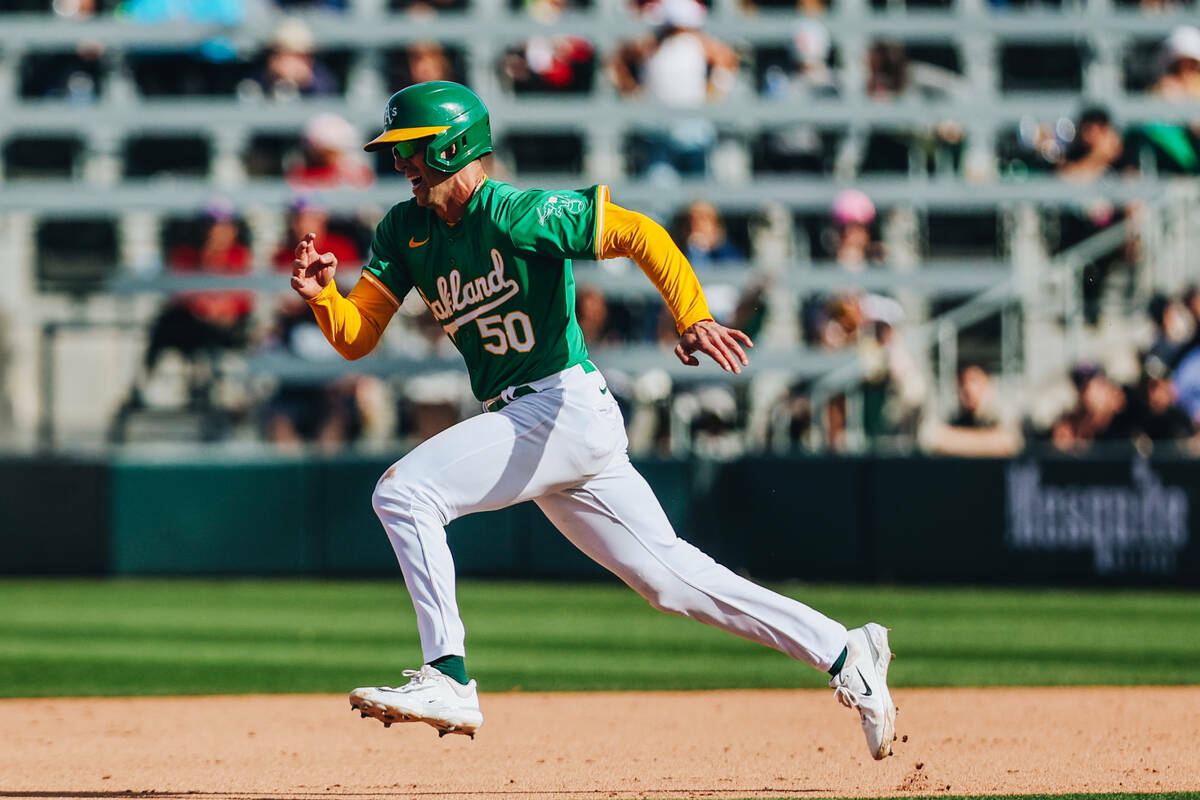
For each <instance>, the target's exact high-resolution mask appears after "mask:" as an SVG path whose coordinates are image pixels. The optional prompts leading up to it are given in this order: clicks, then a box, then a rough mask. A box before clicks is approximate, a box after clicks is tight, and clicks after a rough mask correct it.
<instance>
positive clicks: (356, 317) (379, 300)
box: [308, 277, 399, 361]
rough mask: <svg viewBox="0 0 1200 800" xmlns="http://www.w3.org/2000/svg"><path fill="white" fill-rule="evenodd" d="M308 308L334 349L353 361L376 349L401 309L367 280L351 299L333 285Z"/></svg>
mask: <svg viewBox="0 0 1200 800" xmlns="http://www.w3.org/2000/svg"><path fill="white" fill-rule="evenodd" d="M308 305H309V306H310V307H311V308H312V310H313V315H314V316H315V317H316V318H317V324H318V325H320V326H321V332H322V333H324V334H325V338H326V339H328V340H329V343H330V344H331V345H333V349H334V350H337V351H338V352H339V353H340V354H341V355H342V356H343V357H344V358H347V359H349V360H351V361H353V360H355V359H358V358H362V357H363V356H365V355H366V354H367V353H369V352H371V351H372V350H373V349H375V345H376V344H377V343H378V342H379V337H380V336H381V335H382V334H383V329H384V328H385V327H387V324H388V322H390V321H391V319H392V315H393V314H395V313H396V309H397V308H399V305H398V304H397V303H396V298H395V297H394V296H392V295H391V294H390V293H387V294H385V293H384V292H383V291H382V290H380V289H379V288H378V287H377V286H376V285H375V284H373V283H372V282H371V281H370V280H367V279H366V278H365V277H364V278H360V279H359V281H358V283H357V284H355V286H354V288H353V289H351V290H350V296H349V297H342V296H341V295H340V294H339V293H338V290H337V284H336V283H335V282H334V281H330V282H329V285H328V286H326V287H325V288H324V289H322V290H321V293H320V294H318V295H317V296H316V297H314V298H312V299H311V300H309V301H308Z"/></svg>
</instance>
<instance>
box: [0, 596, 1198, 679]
mask: <svg viewBox="0 0 1200 800" xmlns="http://www.w3.org/2000/svg"><path fill="white" fill-rule="evenodd" d="M778 588H780V589H781V590H782V591H783V592H784V593H786V594H789V595H791V596H793V597H795V598H797V599H799V600H801V601H802V602H806V603H808V604H810V605H812V606H814V607H816V608H819V609H821V610H822V611H824V612H826V613H828V614H829V615H830V616H833V617H834V618H836V619H839V620H842V621H844V622H846V623H847V624H848V625H858V624H861V623H863V622H865V621H867V620H869V619H877V620H878V621H880V622H883V623H884V624H887V625H889V626H891V627H892V628H893V634H892V636H893V646H894V649H895V650H896V652H897V653H898V656H899V657H898V658H897V660H896V662H895V664H894V666H893V668H892V672H891V682H892V683H893V684H894V685H896V686H999V685H1006V686H1021V685H1043V686H1045V685H1101V684H1102V685H1145V684H1198V683H1200V594H1197V593H1187V592H1153V591H1049V590H1014V589H1000V590H997V589H987V590H981V589H964V588H957V589H956V588H932V589H930V588H890V587H844V586H801V585H789V586H783V587H778ZM459 603H460V606H461V608H462V611H463V615H464V619H465V620H466V623H467V629H468V639H467V644H468V654H467V656H468V657H467V664H468V668H469V669H470V671H471V673H472V675H473V676H476V677H478V678H479V679H480V682H481V684H482V685H484V686H485V687H487V688H488V689H489V690H493V691H499V690H505V689H512V688H522V689H526V690H567V689H573V690H591V689H622V688H624V689H627V688H630V687H637V688H642V689H688V688H692V689H716V688H738V687H744V688H761V687H781V688H782V687H789V688H790V687H809V688H817V687H821V686H824V685H825V680H826V679H825V678H823V677H822V676H821V675H820V674H819V673H817V672H816V671H815V670H811V669H809V668H807V667H805V666H803V665H798V664H796V663H795V662H792V661H790V660H788V659H787V658H784V657H783V656H781V655H780V654H778V653H776V652H774V651H771V650H768V649H766V648H763V647H760V646H758V645H755V644H752V643H750V642H746V641H743V640H741V639H738V638H736V637H732V636H729V635H727V634H724V633H722V632H720V631H716V630H713V629H711V628H708V627H706V626H703V625H698V624H696V623H695V622H692V621H690V620H684V619H680V618H678V617H671V616H668V615H664V614H659V613H656V612H654V611H653V610H651V609H650V608H649V607H648V606H647V605H646V603H645V602H644V601H643V600H642V599H641V598H639V597H637V596H636V595H635V594H633V593H632V592H630V591H629V590H628V589H626V588H625V587H624V586H620V585H615V584H587V585H578V584H565V583H551V584H544V583H536V584H535V583H509V582H478V581H472V582H463V584H462V585H461V587H460V592H459ZM419 660H420V650H419V647H418V643H417V636H416V625H415V620H414V617H413V612H412V608H411V605H410V604H409V600H408V596H407V594H406V593H405V591H404V588H403V584H402V583H401V582H400V581H399V580H396V581H373V582H366V581H363V582H338V581H297V580H107V581H103V580H102V581H88V580H66V581H56V580H0V695H4V696H53V695H64V694H79V695H90V694H99V695H122V694H203V693H240V692H340V691H342V690H343V689H344V688H345V687H346V686H348V685H361V684H373V683H380V682H386V681H387V680H398V675H399V671H400V670H401V669H404V668H408V667H412V666H414V665H415V664H416V663H418V662H419Z"/></svg>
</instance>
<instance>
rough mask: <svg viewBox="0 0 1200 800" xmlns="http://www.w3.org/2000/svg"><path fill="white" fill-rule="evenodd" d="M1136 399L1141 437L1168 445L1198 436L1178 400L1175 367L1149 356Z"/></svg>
mask: <svg viewBox="0 0 1200 800" xmlns="http://www.w3.org/2000/svg"><path fill="white" fill-rule="evenodd" d="M1134 399H1135V406H1136V416H1137V430H1138V434H1139V435H1140V436H1143V437H1145V438H1146V439H1149V440H1150V441H1151V442H1164V441H1178V440H1181V439H1188V438H1190V437H1192V436H1193V435H1194V434H1195V433H1196V425H1195V424H1194V423H1193V422H1192V419H1191V417H1189V416H1188V413H1187V411H1185V410H1184V409H1183V408H1182V406H1180V405H1179V403H1178V402H1177V400H1176V394H1175V387H1174V386H1173V385H1172V384H1171V368H1170V367H1169V366H1168V365H1167V364H1166V362H1164V361H1162V360H1161V359H1159V358H1158V357H1156V356H1149V357H1147V358H1146V359H1145V360H1144V361H1143V362H1142V375H1141V379H1140V381H1139V382H1138V387H1137V392H1136V394H1135V397H1134Z"/></svg>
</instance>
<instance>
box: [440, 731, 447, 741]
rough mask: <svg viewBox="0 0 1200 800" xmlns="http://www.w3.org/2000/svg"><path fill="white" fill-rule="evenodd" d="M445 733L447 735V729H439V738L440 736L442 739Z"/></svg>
mask: <svg viewBox="0 0 1200 800" xmlns="http://www.w3.org/2000/svg"><path fill="white" fill-rule="evenodd" d="M445 735H446V732H445V731H438V738H439V739H440V738H442V737H443V736H445Z"/></svg>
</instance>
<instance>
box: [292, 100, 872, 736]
mask: <svg viewBox="0 0 1200 800" xmlns="http://www.w3.org/2000/svg"><path fill="white" fill-rule="evenodd" d="M384 147H389V148H392V150H393V152H394V156H395V161H396V170H397V171H399V172H403V173H404V175H405V177H406V178H408V180H409V181H410V182H411V184H412V192H413V198H412V199H411V200H408V201H406V202H403V203H397V204H396V205H395V206H393V207H392V208H391V210H390V211H389V212H388V213H387V215H386V216H385V217H384V218H383V221H382V222H380V223H379V225H378V227H376V229H375V237H374V240H373V242H372V245H371V253H370V261H369V263H368V264H367V266H366V267H365V268H364V269H363V271H362V276H361V277H360V278H359V280H358V282H357V284H355V286H354V288H353V290H352V291H351V292H350V294H349V296H348V297H345V298H343V297H342V295H341V294H339V293H338V291H337V286H336V284H335V281H334V273H335V271H336V268H337V259H336V258H334V257H333V255H332V254H330V253H319V252H317V250H316V248H315V247H314V245H313V236H312V234H309V235H307V236H305V238H304V240H303V241H301V242H300V243H299V244H298V245H297V247H296V259H295V262H294V269H293V273H292V279H291V285H292V288H293V289H295V290H296V291H297V292H298V293H299V294H300V296H301V297H303V298H305V299H306V300H307V301H308V304H309V305H310V306H311V307H312V310H313V312H314V314H315V315H316V319H317V322H318V324H319V325H320V326H321V330H322V331H324V333H325V336H326V337H327V338H328V339H329V341H330V343H331V344H332V345H333V346H334V348H336V349H337V351H338V352H339V353H340V354H341V355H343V356H344V357H346V358H349V359H355V358H359V357H361V356H364V355H366V354H367V353H369V352H370V351H371V349H372V348H373V347H374V346H375V344H376V342H378V341H379V336H380V334H381V333H382V331H383V329H384V327H385V326H386V325H387V324H388V321H389V320H390V319H391V317H392V315H393V314H394V313H395V312H396V309H398V308H399V307H400V303H401V301H403V299H404V297H405V296H406V295H407V294H408V293H409V292H410V291H414V290H415V291H416V292H418V293H419V294H420V296H421V299H422V300H424V301H425V304H426V305H427V306H428V307H429V310H430V312H431V313H432V314H433V316H434V317H435V318H436V319H437V321H438V322H439V323H441V325H442V328H443V330H445V332H446V335H447V336H449V337H450V339H451V341H453V342H454V345H455V347H457V348H458V350H459V352H460V353H462V356H463V360H464V361H466V365H467V371H468V373H469V374H470V378H471V388H472V390H473V392H474V394H475V396H476V397H477V398H478V399H479V400H480V401H481V402H482V403H483V411H484V412H485V413H481V414H479V415H477V416H475V417H472V418H470V419H467V420H465V421H463V422H460V423H459V424H457V425H455V426H454V427H452V428H450V429H448V430H445V431H443V432H442V433H439V434H438V435H437V436H434V437H433V438H431V439H429V440H427V441H425V442H423V443H421V444H420V445H419V446H418V447H416V448H415V449H414V450H413V451H412V452H410V453H409V454H408V455H406V456H405V457H404V458H402V459H400V460H399V461H397V462H396V463H395V464H393V465H392V466H391V467H390V468H388V470H387V471H386V472H385V473H384V474H383V477H381V478H380V479H379V483H378V484H377V485H376V487H375V492H374V495H373V496H372V504H373V506H374V508H375V512H376V513H377V514H378V516H379V519H380V521H381V522H382V523H383V527H384V530H385V531H386V532H387V535H388V539H389V540H390V541H391V544H392V548H393V550H394V551H395V553H396V558H397V559H398V560H399V562H400V569H401V570H402V572H403V573H404V582H405V584H406V585H407V587H408V591H409V594H411V596H412V601H413V605H414V607H415V609H416V616H417V627H418V629H419V631H420V636H421V648H422V652H423V656H424V660H425V663H424V665H422V666H421V668H420V669H416V670H405V671H404V672H403V675H404V676H405V677H407V678H409V681H408V683H407V684H406V685H404V686H400V687H397V688H391V687H387V686H379V687H370V688H361V689H355V690H354V691H353V692H351V693H350V704H351V706H353V707H354V708H355V709H358V710H359V711H360V712H361V713H362V715H363V716H364V717H366V716H371V717H375V718H376V719H379V720H380V721H382V722H383V723H384V724H385V725H390V724H391V723H392V722H409V721H417V722H425V723H428V724H429V725H432V726H433V727H434V728H436V729H437V730H438V732H439V734H440V735H445V734H447V733H460V734H466V735H469V736H471V737H472V738H474V735H475V732H476V731H477V730H478V729H479V726H480V725H481V724H482V723H483V715H482V714H481V713H480V710H479V697H478V695H477V693H476V685H475V681H474V680H468V678H467V673H466V668H465V663H464V656H465V654H466V647H465V645H464V639H465V631H464V628H463V621H462V618H461V617H460V615H459V611H458V605H457V602H456V599H455V586H454V561H453V560H452V558H451V554H450V549H449V547H448V546H447V544H446V531H445V525H446V524H447V523H448V522H450V521H451V520H453V519H457V518H458V517H460V516H463V515H464V514H471V513H474V512H477V511H489V510H492V509H497V508H504V507H505V506H509V505H512V504H513V503H519V502H521V501H523V500H533V501H534V502H535V503H537V504H538V506H539V507H540V508H541V509H542V511H543V512H544V513H545V514H546V516H547V517H548V518H549V519H550V521H551V522H552V523H554V525H555V527H557V528H558V530H559V531H561V532H562V534H563V535H564V536H566V537H567V538H568V539H569V540H570V541H571V542H572V543H573V544H574V545H575V546H576V547H578V548H579V549H580V550H582V551H583V552H584V553H586V554H587V555H588V556H589V557H590V558H592V559H593V560H595V561H596V562H598V563H600V564H602V565H603V566H604V567H606V568H607V569H609V570H611V571H612V572H613V573H615V574H616V575H617V576H618V577H619V578H621V580H623V581H624V582H625V583H627V584H628V585H629V586H630V587H632V588H633V589H634V590H635V591H637V592H638V593H639V594H641V595H642V596H643V597H645V598H646V599H647V600H648V601H649V602H650V604H651V605H652V606H654V607H655V608H657V609H659V610H662V611H668V612H671V613H674V614H681V615H683V616H687V617H691V618H692V619H696V620H699V621H701V622H704V623H707V624H709V625H712V626H715V627H717V628H720V629H722V630H725V631H729V632H730V633H733V634H736V635H738V636H741V637H744V638H746V639H750V640H751V641H755V642H760V643H762V644H765V645H767V646H768V647H773V648H775V649H777V650H780V651H782V652H783V653H786V654H787V655H789V656H791V657H792V658H795V659H798V660H800V661H804V662H806V663H808V664H811V665H813V666H814V667H816V668H818V669H822V670H826V671H828V672H829V673H830V675H831V676H832V679H831V680H830V686H831V687H832V688H833V689H834V692H835V695H836V697H837V699H838V700H839V701H841V702H842V703H843V704H844V705H846V706H848V707H852V708H857V709H858V711H859V714H860V716H861V718H862V727H863V730H864V732H865V733H866V737H867V746H868V748H869V749H870V751H871V755H872V756H874V757H875V758H877V759H878V758H883V757H884V756H887V755H889V754H890V752H891V743H892V741H893V739H894V737H895V734H894V730H895V716H896V709H895V706H894V705H893V703H892V699H891V695H890V694H889V692H888V687H887V671H888V665H889V662H890V661H891V658H892V653H891V650H890V649H889V647H888V635H887V630H886V629H885V628H883V627H882V626H880V625H877V624H875V623H868V624H867V625H865V626H864V627H862V628H856V629H854V630H851V631H847V630H846V628H845V627H843V626H842V625H841V624H840V623H838V622H835V621H834V620H831V619H829V618H828V617H826V616H824V615H823V614H821V613H819V612H817V611H815V610H813V609H811V608H809V607H807V606H805V605H803V604H801V603H798V602H796V601H795V600H791V599H789V598H787V597H784V596H782V595H779V594H776V593H774V592H771V591H768V590H767V589H765V588H763V587H761V586H758V585H757V584H755V583H752V582H750V581H748V580H746V579H745V578H742V577H739V576H738V575H735V574H734V573H733V572H731V571H729V570H728V569H726V568H724V567H722V566H720V565H719V564H717V563H716V562H714V561H713V560H712V559H711V558H709V557H708V556H706V555H705V554H704V553H702V552H700V551H699V550H698V549H696V548H695V547H693V546H692V545H690V544H688V543H687V542H685V541H683V540H682V539H679V538H678V537H677V536H676V535H675V532H674V531H673V530H672V528H671V525H670V523H669V522H668V521H667V517H666V515H665V514H664V513H663V511H662V508H661V507H660V506H659V504H658V500H657V499H656V498H655V496H654V494H653V493H652V492H651V490H650V487H649V486H648V485H647V483H646V481H645V480H644V479H643V478H642V477H641V475H639V474H638V473H637V472H636V471H635V470H634V468H633V466H632V465H631V464H630V462H629V456H628V454H627V453H626V448H627V446H628V441H627V439H626V437H625V427H624V421H623V419H622V417H621V412H620V410H619V409H618V408H617V403H616V401H615V400H613V397H612V394H611V393H610V392H609V391H608V387H607V385H606V384H605V381H604V376H603V375H602V374H601V373H600V371H599V370H598V369H597V368H596V366H595V365H594V364H593V363H592V362H591V361H590V360H588V351H587V346H586V344H585V343H584V340H583V335H582V333H581V332H580V329H579V325H578V324H577V323H576V320H575V279H574V277H573V276H572V273H571V259H573V258H584V259H602V258H613V257H617V256H624V257H627V258H631V259H633V260H634V261H635V262H636V263H637V264H638V266H639V267H641V269H642V271H643V272H645V273H646V275H647V276H648V277H649V278H650V280H651V281H653V282H654V285H655V286H656V287H657V288H658V290H659V292H660V293H661V294H662V296H663V298H664V300H665V301H666V303H667V305H668V307H669V308H670V310H671V313H672V314H673V315H674V317H675V322H676V325H677V326H678V330H679V344H678V345H676V347H675V355H676V356H677V357H678V358H679V360H680V361H682V362H683V363H684V364H688V365H691V366H698V365H699V363H700V362H699V359H698V358H697V354H698V353H703V354H704V355H705V356H707V357H709V358H711V359H712V360H713V361H715V362H716V363H717V364H718V365H719V366H720V367H721V368H722V369H724V370H726V371H728V372H734V373H737V372H740V371H741V369H742V367H744V366H746V365H748V364H749V360H748V359H747V357H746V353H745V350H744V348H748V347H752V346H753V344H752V342H751V341H750V337H748V336H747V335H746V334H744V333H742V332H741V331H738V330H733V329H730V328H726V327H724V326H723V325H720V324H718V323H717V322H715V321H714V320H713V319H712V314H710V313H709V310H708V307H707V305H706V304H705V299H704V293H703V292H702V291H701V288H700V284H699V281H698V280H697V278H696V275H695V273H694V272H693V271H692V268H691V266H690V265H689V264H688V262H687V260H686V259H685V258H684V257H683V255H682V253H680V251H679V249H678V248H677V247H676V246H675V245H674V243H672V241H671V239H670V237H669V236H668V235H667V233H666V232H665V231H664V230H663V229H662V227H661V226H659V225H658V224H657V223H655V222H654V221H652V220H650V219H649V218H648V217H646V216H644V215H642V214H639V213H637V212H634V211H629V210H627V209H624V208H622V207H620V206H618V205H616V204H615V203H613V202H612V201H611V200H610V199H609V196H608V189H607V187H605V186H592V187H590V188H588V189H581V190H578V191H543V190H541V189H530V190H528V191H520V190H518V189H515V188H513V187H512V186H510V185H508V184H505V183H501V182H499V181H496V180H492V179H490V178H489V177H488V176H487V174H486V173H485V172H484V167H483V164H482V162H481V161H480V158H481V157H482V156H483V155H485V154H487V153H490V152H491V150H492V138H491V128H490V124H489V120H488V111H487V108H486V107H485V106H484V104H483V101H482V100H481V99H480V98H479V97H478V96H477V95H476V94H475V93H474V92H472V91H471V90H470V89H468V88H466V87H465V86H461V85H459V84H456V83H449V82H445V81H433V82H429V83H422V84H417V85H414V86H410V87H408V88H406V89H404V90H403V91H400V92H397V93H396V94H395V95H393V96H392V98H391V99H390V100H389V101H388V104H387V110H386V112H385V115H384V130H383V132H382V133H381V134H380V135H379V136H377V137H376V138H375V139H374V140H372V141H371V142H369V143H368V144H367V145H366V146H365V149H366V150H368V151H374V150H377V149H380V148H384Z"/></svg>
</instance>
